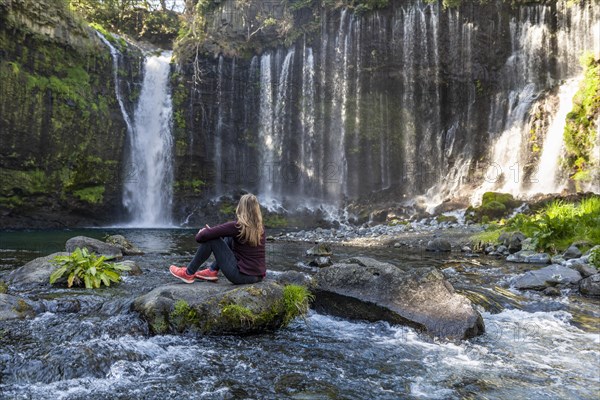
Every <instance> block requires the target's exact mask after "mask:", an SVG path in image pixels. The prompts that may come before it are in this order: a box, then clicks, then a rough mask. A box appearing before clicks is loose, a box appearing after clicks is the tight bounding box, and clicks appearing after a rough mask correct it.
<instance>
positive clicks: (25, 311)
mask: <svg viewBox="0 0 600 400" xmlns="http://www.w3.org/2000/svg"><path fill="white" fill-rule="evenodd" d="M34 315H35V312H34V309H33V307H32V306H31V304H29V303H28V302H27V301H26V300H24V299H22V298H20V297H18V296H12V295H10V294H0V321H6V320H9V319H21V318H27V317H33V316H34Z"/></svg>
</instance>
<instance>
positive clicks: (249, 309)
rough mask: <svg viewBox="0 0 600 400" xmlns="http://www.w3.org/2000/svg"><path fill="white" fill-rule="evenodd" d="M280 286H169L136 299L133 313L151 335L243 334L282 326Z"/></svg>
mask: <svg viewBox="0 0 600 400" xmlns="http://www.w3.org/2000/svg"><path fill="white" fill-rule="evenodd" d="M283 293H284V286H282V285H280V284H278V283H276V282H273V281H263V282H260V283H256V284H252V285H239V286H233V285H232V284H231V283H229V282H226V280H223V281H219V282H217V283H212V282H200V283H196V284H191V285H190V284H183V283H181V284H179V283H178V284H171V285H166V286H160V287H157V288H156V289H154V290H152V291H151V292H149V293H147V294H145V295H143V296H140V297H138V298H136V299H135V301H134V302H133V305H132V307H133V309H134V310H135V311H137V312H139V313H140V314H141V315H142V317H143V318H144V319H145V320H146V321H147V322H148V324H149V327H150V330H151V332H152V333H155V334H163V333H167V332H170V333H177V332H184V331H196V332H200V333H203V334H213V335H221V334H247V333H258V332H264V331H269V330H273V329H276V328H279V327H281V326H283V325H284V323H285V317H286V313H285V308H284V306H283V301H282V299H283Z"/></svg>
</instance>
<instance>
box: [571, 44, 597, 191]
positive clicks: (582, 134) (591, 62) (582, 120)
mask: <svg viewBox="0 0 600 400" xmlns="http://www.w3.org/2000/svg"><path fill="white" fill-rule="evenodd" d="M583 65H584V68H585V76H584V79H583V82H582V83H581V86H580V88H579V91H578V92H577V93H576V94H575V97H574V99H573V109H572V110H571V112H570V113H569V114H567V119H566V124H565V130H564V134H563V137H564V142H565V150H566V155H565V157H564V159H563V165H564V166H565V167H566V168H567V170H568V171H570V173H571V179H572V180H573V181H575V182H576V185H577V186H579V183H580V182H589V181H591V180H592V179H594V178H595V177H594V174H593V173H591V171H592V170H594V169H597V168H598V165H596V163H595V161H594V159H593V157H592V150H593V148H594V145H595V143H596V140H597V132H598V127H597V126H596V121H597V120H598V116H599V115H600V59H595V58H594V57H593V55H587V56H585V57H584V58H583Z"/></svg>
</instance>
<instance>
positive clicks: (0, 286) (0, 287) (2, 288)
mask: <svg viewBox="0 0 600 400" xmlns="http://www.w3.org/2000/svg"><path fill="white" fill-rule="evenodd" d="M7 292H8V285H7V284H6V282H4V281H0V294H6V293H7Z"/></svg>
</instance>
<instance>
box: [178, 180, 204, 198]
mask: <svg viewBox="0 0 600 400" xmlns="http://www.w3.org/2000/svg"><path fill="white" fill-rule="evenodd" d="M204 186H206V182H204V181H203V180H201V179H192V180H181V181H176V182H175V184H174V189H175V191H182V192H193V193H197V194H200V193H202V188H203V187H204Z"/></svg>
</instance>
